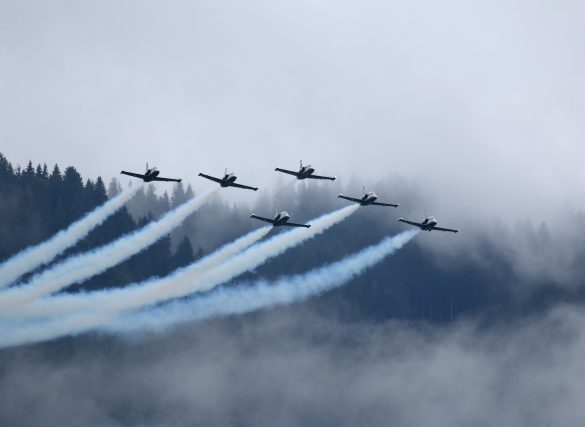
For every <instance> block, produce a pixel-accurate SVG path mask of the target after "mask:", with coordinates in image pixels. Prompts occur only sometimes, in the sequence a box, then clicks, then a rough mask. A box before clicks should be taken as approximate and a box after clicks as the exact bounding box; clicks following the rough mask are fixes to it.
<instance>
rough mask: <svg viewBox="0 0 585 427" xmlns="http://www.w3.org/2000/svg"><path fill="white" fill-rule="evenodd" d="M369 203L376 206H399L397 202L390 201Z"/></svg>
mask: <svg viewBox="0 0 585 427" xmlns="http://www.w3.org/2000/svg"><path fill="white" fill-rule="evenodd" d="M371 204H372V205H376V206H392V207H393V208H397V207H398V206H399V204H398V203H396V204H392V203H382V202H372V203H371Z"/></svg>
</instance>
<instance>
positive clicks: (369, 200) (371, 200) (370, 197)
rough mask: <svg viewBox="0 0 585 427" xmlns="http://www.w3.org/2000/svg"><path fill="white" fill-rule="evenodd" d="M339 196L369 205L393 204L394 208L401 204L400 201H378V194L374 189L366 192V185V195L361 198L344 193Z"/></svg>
mask: <svg viewBox="0 0 585 427" xmlns="http://www.w3.org/2000/svg"><path fill="white" fill-rule="evenodd" d="M337 198H339V199H345V200H349V201H351V202H355V203H359V204H360V205H362V206H368V205H374V206H392V207H394V208H397V207H398V206H400V204H399V203H396V204H394V203H382V202H377V201H376V200H378V195H377V194H376V193H374V192H373V191H368V192H367V193H366V189H365V187H364V195H363V196H362V197H361V198H360V199H357V198H354V197H349V196H344V195H343V194H340V195H339V196H337Z"/></svg>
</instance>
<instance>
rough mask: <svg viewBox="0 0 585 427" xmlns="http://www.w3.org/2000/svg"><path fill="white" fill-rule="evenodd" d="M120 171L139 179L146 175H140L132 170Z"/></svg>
mask: <svg viewBox="0 0 585 427" xmlns="http://www.w3.org/2000/svg"><path fill="white" fill-rule="evenodd" d="M120 173H121V174H123V175H128V176H133V177H134V178H140V179H144V178H145V177H146V175H141V174H139V173H134V172H126V171H122V172H120Z"/></svg>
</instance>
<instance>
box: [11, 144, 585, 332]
mask: <svg viewBox="0 0 585 427" xmlns="http://www.w3.org/2000/svg"><path fill="white" fill-rule="evenodd" d="M376 188H377V190H378V194H379V196H380V198H381V199H388V200H409V201H410V202H409V203H410V204H411V205H412V206H415V205H416V204H417V203H420V196H419V195H418V194H417V192H416V188H413V186H412V185H409V184H408V183H406V182H405V181H404V180H401V179H400V178H395V179H390V178H389V179H387V180H385V181H384V182H381V183H379V184H378V185H377V186H376ZM121 190H122V187H121V185H120V183H119V182H118V181H117V180H116V179H115V178H114V179H112V180H111V182H109V183H108V185H107V188H106V184H105V183H104V182H103V180H102V178H100V177H98V178H97V179H95V180H92V179H85V178H83V177H82V176H81V174H80V173H79V172H78V171H77V170H76V169H75V167H73V166H69V167H66V168H64V169H61V167H60V166H58V165H54V166H53V167H48V166H47V165H46V164H39V165H36V166H35V165H33V163H32V162H29V163H28V164H27V165H26V167H25V168H21V167H14V166H13V165H12V164H11V163H10V162H9V161H8V160H7V159H6V158H5V157H4V156H2V155H1V154H0V200H1V204H0V260H5V259H7V258H8V257H9V256H11V255H12V254H15V253H16V252H18V251H20V250H22V249H24V248H26V247H27V246H30V245H34V244H36V243H39V242H41V241H43V240H45V239H47V238H49V237H50V236H52V235H53V234H55V233H56V232H58V231H59V230H61V229H62V228H64V227H66V226H67V225H69V224H70V223H71V222H73V221H75V220H77V219H79V218H80V217H81V216H83V215H84V214H86V213H88V212H90V211H91V210H93V209H95V208H96V207H97V206H99V205H101V204H102V203H104V202H105V201H106V200H107V199H108V197H112V196H114V195H116V194H117V193H118V192H120V191H121ZM157 190H158V191H162V193H158V192H157ZM342 190H343V191H351V192H352V193H353V192H355V193H356V194H357V193H359V191H360V190H361V185H360V184H359V183H358V182H356V181H355V180H354V181H353V182H350V183H349V186H348V188H342V186H341V184H340V183H339V182H333V183H320V182H310V183H295V182H293V181H290V182H288V181H285V182H284V183H282V184H281V185H280V186H277V188H276V189H275V190H274V191H272V192H269V191H264V192H262V193H260V195H259V197H258V198H257V201H256V205H255V206H253V207H252V208H251V207H250V206H247V205H245V204H233V203H230V202H229V200H228V199H229V196H225V195H224V194H222V195H220V196H219V197H214V198H213V199H212V200H211V202H209V203H208V204H206V205H205V206H203V207H202V208H201V209H200V210H199V211H198V212H196V213H195V214H193V215H191V216H190V217H189V218H188V219H187V220H186V221H185V222H184V223H183V224H181V226H179V227H178V228H177V229H175V230H174V231H173V232H172V233H171V234H170V235H168V236H165V237H164V238H162V239H160V240H159V241H158V242H156V243H155V244H154V245H152V246H150V247H149V248H146V249H144V250H143V251H141V252H140V253H139V254H137V255H135V256H134V257H132V258H131V259H129V260H128V261H126V262H124V263H122V264H120V265H118V266H116V267H114V268H111V269H109V270H107V271H105V272H104V273H102V274H100V275H99V276H96V277H94V278H92V279H90V280H88V281H87V282H85V283H79V284H76V285H74V286H72V287H70V288H69V289H68V290H67V291H68V292H75V291H76V290H79V289H101V288H106V287H114V286H124V285H126V284H129V283H133V282H136V281H140V280H144V279H147V278H149V277H153V276H159V277H162V276H164V275H166V274H168V273H170V272H171V271H173V270H174V269H176V268H179V267H182V266H186V265H188V264H190V263H192V262H193V261H194V260H196V259H198V258H200V257H202V256H204V255H205V254H207V253H209V252H211V251H213V250H214V249H216V248H217V247H219V246H220V245H222V244H224V243H227V242H229V241H231V240H233V239H235V238H236V237H238V236H241V235H242V234H244V233H246V232H248V231H250V230H252V229H253V228H256V227H258V226H260V224H259V223H257V222H256V221H254V220H251V219H250V218H249V215H250V212H251V210H254V211H255V212H257V213H259V214H264V215H272V214H274V213H275V212H277V211H280V210H287V211H288V212H290V213H291V214H292V215H293V217H294V219H295V220H298V221H309V220H310V219H311V218H315V217H316V216H319V215H320V214H322V213H325V212H328V211H332V210H334V209H337V208H339V207H341V206H343V205H344V204H345V202H344V201H341V200H339V199H337V198H336V197H335V195H336V194H338V193H339V192H341V191H342ZM195 194H196V192H195V191H194V189H193V188H192V187H191V186H190V185H186V186H185V185H184V184H183V183H177V184H174V185H173V186H168V187H163V186H159V187H156V189H155V185H152V184H151V185H148V186H146V187H145V188H144V189H142V190H140V191H139V192H138V193H137V194H136V196H135V197H134V198H133V199H132V200H131V201H130V202H129V203H128V204H127V207H125V208H123V209H121V210H120V211H118V212H117V213H116V214H114V215H112V216H111V217H110V218H109V219H108V220H107V221H106V222H105V223H104V224H102V225H101V226H99V227H98V228H96V229H95V230H94V231H93V232H92V233H91V234H90V235H89V236H88V237H87V238H86V239H84V240H82V241H81V242H79V244H77V245H76V246H75V247H74V248H71V249H70V250H68V251H67V252H66V253H65V254H63V255H61V256H60V257H59V258H58V260H57V261H56V262H58V261H59V260H61V259H63V258H64V257H66V256H68V255H71V254H73V253H79V252H83V251H87V250H89V249H92V248H95V247H98V246H101V245H103V244H106V243H108V242H111V241H113V240H115V239H116V238H118V237H120V236H122V235H123V234H126V233H129V232H132V231H133V230H136V229H138V228H141V227H143V226H145V225H146V224H148V223H149V222H150V221H153V220H155V219H157V218H160V217H161V216H162V215H164V214H165V213H166V212H168V211H170V210H172V209H174V208H176V207H177V206H179V205H181V204H182V203H184V202H185V201H187V200H189V199H190V198H192V197H194V196H195ZM579 215H581V214H579ZM397 216H398V214H397V213H396V211H394V210H392V209H383V208H382V209H377V208H371V209H360V210H359V211H358V212H357V213H356V214H354V215H353V216H352V217H350V218H349V219H348V220H346V221H344V222H343V223H341V224H339V225H337V226H335V227H334V228H333V229H332V230H330V231H328V232H327V233H324V234H323V235H321V236H319V237H318V238H314V239H311V240H310V241H308V242H306V243H305V244H303V245H301V246H300V247H297V248H294V249H292V250H290V251H288V252H287V253H286V254H285V255H284V256H281V257H277V258H276V259H274V260H272V261H270V262H269V263H267V264H265V265H263V266H261V267H259V268H258V269H256V270H255V271H251V272H248V273H246V274H245V275H244V278H246V279H253V278H255V277H264V278H276V277H279V276H283V275H289V274H296V273H299V272H304V271H307V270H309V269H311V268H315V267H318V266H320V265H323V264H325V263H328V262H332V261H336V260H338V259H340V258H342V257H343V256H346V255H349V254H351V253H353V252H355V251H357V250H359V249H362V248H363V247H365V246H367V245H370V244H373V243H376V242H378V241H379V240H380V239H381V238H382V237H383V236H386V235H388V234H394V233H397V232H399V231H400V230H403V229H404V226H402V225H399V224H397V223H396V221H395V219H396V217H397ZM578 219H579V218H578V217H577V218H576V219H575V220H576V221H577V222H578ZM273 232H274V233H278V232H282V230H274V231H273ZM521 232H522V236H523V239H524V240H527V241H529V242H531V245H532V248H533V250H534V251H536V252H537V251H538V250H539V247H540V246H541V245H545V244H548V243H549V241H550V235H549V233H548V232H547V230H546V225H543V226H541V227H539V228H532V227H530V226H524V227H522V228H521ZM517 233H519V231H518V230H517ZM516 235H518V234H516ZM425 236H426V235H425ZM421 237H423V236H421ZM434 237H437V238H441V236H440V235H436V236H434ZM458 237H459V236H458ZM508 255H509V254H508V253H506V251H504V250H502V249H501V248H499V247H498V246H497V245H494V243H493V242H492V241H490V240H489V239H483V240H482V239H481V238H478V239H476V241H475V243H474V256H461V257H459V258H458V259H456V260H455V261H454V260H452V259H447V258H441V256H437V254H436V253H434V252H433V251H430V250H428V249H426V248H425V247H423V246H421V245H417V244H411V245H408V246H407V247H405V248H404V249H403V250H402V251H400V252H399V253H397V254H396V255H395V256H394V257H392V259H389V260H388V261H387V262H384V263H382V264H381V265H379V266H377V267H375V268H373V269H372V270H371V271H369V272H367V273H366V274H365V275H363V276H362V277H359V278H356V279H355V280H354V281H353V282H352V283H351V284H350V285H348V286H345V287H343V288H341V289H338V290H335V291H333V292H330V293H328V294H326V295H324V296H321V297H318V298H315V299H313V300H311V301H309V302H307V303H305V304H308V305H309V306H312V307H313V308H315V309H316V310H322V311H333V312H335V313H337V314H338V315H340V316H342V317H345V318H349V319H377V320H383V319H389V318H398V319H417V320H426V321H429V322H439V323H445V322H450V321H452V320H454V319H456V318H458V317H459V316H461V315H478V314H479V315H486V316H491V315H497V316H502V315H511V314H513V313H522V312H525V311H531V310H538V309H541V308H542V307H545V306H547V305H548V304H551V303H552V302H556V301H558V300H568V301H570V300H574V299H575V298H579V299H581V298H582V297H583V294H585V292H584V291H583V289H584V287H583V284H582V283H580V282H579V281H578V280H573V281H574V282H576V283H572V284H571V286H564V287H559V286H557V284H556V283H554V282H553V281H551V279H549V278H548V277H545V276H543V277H542V278H540V279H538V278H537V279H536V281H537V282H539V286H538V288H537V290H536V291H534V292H530V293H529V294H524V293H522V292H518V290H519V289H522V287H523V284H522V282H523V281H527V280H528V279H527V278H526V277H524V276H522V275H520V274H517V271H516V268H515V265H514V260H513V259H511V258H510V257H509V256H508ZM478 258H479V259H481V260H482V262H477V259H478ZM582 259H585V245H581V247H580V251H577V252H576V253H574V254H573V256H572V259H571V265H572V267H571V268H574V269H575V271H577V272H580V271H582V270H583V268H582V263H580V260H582ZM571 277H578V274H577V275H572V276H571ZM237 281H238V279H236V280H235V282H237Z"/></svg>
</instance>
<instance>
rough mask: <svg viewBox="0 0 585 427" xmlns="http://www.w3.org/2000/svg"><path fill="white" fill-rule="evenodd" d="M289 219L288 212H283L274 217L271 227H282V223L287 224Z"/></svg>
mask: <svg viewBox="0 0 585 427" xmlns="http://www.w3.org/2000/svg"><path fill="white" fill-rule="evenodd" d="M289 219H290V215H289V214H288V212H285V211H283V212H281V213H279V214H277V215H276V216H275V217H274V223H273V226H274V227H279V226H281V225H284V223H285V222H287V221H288V220H289Z"/></svg>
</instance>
